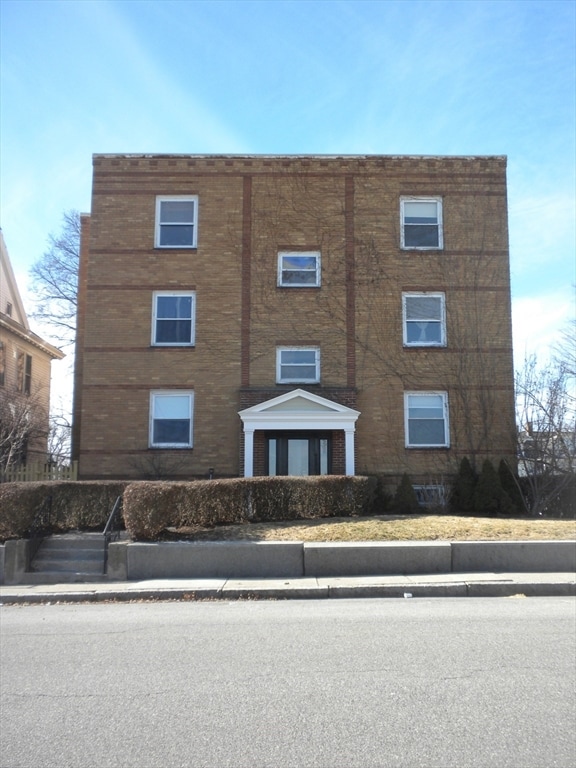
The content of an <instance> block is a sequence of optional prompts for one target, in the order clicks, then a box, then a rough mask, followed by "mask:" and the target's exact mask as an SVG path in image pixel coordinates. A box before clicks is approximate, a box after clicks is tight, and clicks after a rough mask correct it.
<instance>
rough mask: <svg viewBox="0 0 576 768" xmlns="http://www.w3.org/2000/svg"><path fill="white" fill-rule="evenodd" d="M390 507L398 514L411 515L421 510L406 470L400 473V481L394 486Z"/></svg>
mask: <svg viewBox="0 0 576 768" xmlns="http://www.w3.org/2000/svg"><path fill="white" fill-rule="evenodd" d="M392 508H393V510H394V512H396V513H398V514H399V515H411V514H415V513H417V512H421V511H422V510H421V508H420V504H419V503H418V498H417V497H416V491H415V490H414V486H413V485H412V482H411V481H410V478H409V477H408V475H407V474H406V472H404V474H403V475H402V478H401V480H400V483H399V485H398V487H397V488H396V493H395V494H394V500H393V502H392Z"/></svg>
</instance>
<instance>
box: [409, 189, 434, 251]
mask: <svg viewBox="0 0 576 768" xmlns="http://www.w3.org/2000/svg"><path fill="white" fill-rule="evenodd" d="M400 218H401V227H400V231H401V246H402V248H410V249H416V250H439V249H440V248H443V247H444V246H443V236H442V200H441V199H440V198H438V197H434V198H432V197H403V198H401V199H400Z"/></svg>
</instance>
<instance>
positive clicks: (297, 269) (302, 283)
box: [278, 251, 320, 288]
mask: <svg viewBox="0 0 576 768" xmlns="http://www.w3.org/2000/svg"><path fill="white" fill-rule="evenodd" d="M278 285H279V286H282V287H284V288H315V287H317V286H319V285H320V253H319V252H318V251H306V252H298V251H296V252H292V251H281V252H280V253H279V254H278Z"/></svg>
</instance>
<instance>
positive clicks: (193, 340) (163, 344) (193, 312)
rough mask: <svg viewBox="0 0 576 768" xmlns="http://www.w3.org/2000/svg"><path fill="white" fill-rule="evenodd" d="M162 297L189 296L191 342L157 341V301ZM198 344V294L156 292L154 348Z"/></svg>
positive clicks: (191, 292) (153, 330)
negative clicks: (190, 304)
mask: <svg viewBox="0 0 576 768" xmlns="http://www.w3.org/2000/svg"><path fill="white" fill-rule="evenodd" d="M161 296H189V297H190V298H191V299H192V307H191V318H190V319H191V322H192V327H191V329H190V341H184V342H180V341H174V342H164V341H156V321H157V319H158V318H157V314H156V312H157V307H158V302H157V299H158V298H159V297H161ZM195 343H196V292H195V291H154V293H153V294H152V341H151V344H152V346H153V347H193V346H194V345H195Z"/></svg>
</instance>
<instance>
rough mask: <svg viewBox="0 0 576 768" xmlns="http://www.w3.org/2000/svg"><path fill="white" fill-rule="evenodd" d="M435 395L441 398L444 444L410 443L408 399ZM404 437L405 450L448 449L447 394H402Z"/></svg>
mask: <svg viewBox="0 0 576 768" xmlns="http://www.w3.org/2000/svg"><path fill="white" fill-rule="evenodd" d="M429 395H436V396H440V397H442V409H443V413H444V443H431V444H429V443H410V430H409V423H408V422H409V418H408V414H409V402H410V397H426V396H429ZM404 436H405V446H406V448H450V418H449V409H448V393H447V392H437V391H425V392H420V391H419V392H404Z"/></svg>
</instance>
